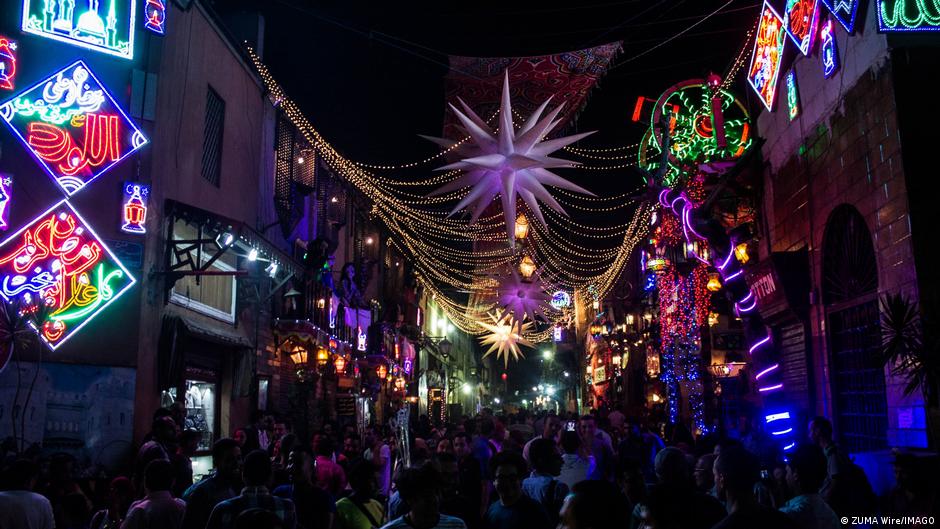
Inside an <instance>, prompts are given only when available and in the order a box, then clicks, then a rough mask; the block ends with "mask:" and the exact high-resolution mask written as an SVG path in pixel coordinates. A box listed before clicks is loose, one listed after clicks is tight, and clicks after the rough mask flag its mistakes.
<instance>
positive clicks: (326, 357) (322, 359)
mask: <svg viewBox="0 0 940 529" xmlns="http://www.w3.org/2000/svg"><path fill="white" fill-rule="evenodd" d="M329 361H330V352H329V351H327V350H326V347H317V364H319V365H321V366H325V365H326V363H327V362H329Z"/></svg>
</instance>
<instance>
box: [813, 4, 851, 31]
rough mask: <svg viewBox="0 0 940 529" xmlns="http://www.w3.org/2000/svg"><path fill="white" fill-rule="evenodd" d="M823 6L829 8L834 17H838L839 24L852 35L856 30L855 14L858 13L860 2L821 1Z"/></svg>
mask: <svg viewBox="0 0 940 529" xmlns="http://www.w3.org/2000/svg"><path fill="white" fill-rule="evenodd" d="M820 1H821V2H822V3H823V5H825V6H826V7H828V8H829V12H830V13H832V16H834V17H836V20H838V21H839V24H841V25H842V27H844V28H845V30H846V31H848V32H849V33H852V31H854V30H855V14H856V13H857V12H858V3H859V0H820Z"/></svg>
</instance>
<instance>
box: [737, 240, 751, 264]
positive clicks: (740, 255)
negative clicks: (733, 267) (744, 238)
mask: <svg viewBox="0 0 940 529" xmlns="http://www.w3.org/2000/svg"><path fill="white" fill-rule="evenodd" d="M734 256H735V258H737V260H738V261H739V262H740V263H741V264H745V263H747V262H748V261H750V260H751V256H750V255H748V254H747V243H746V242H742V243H740V244H738V245H737V246H735V247H734Z"/></svg>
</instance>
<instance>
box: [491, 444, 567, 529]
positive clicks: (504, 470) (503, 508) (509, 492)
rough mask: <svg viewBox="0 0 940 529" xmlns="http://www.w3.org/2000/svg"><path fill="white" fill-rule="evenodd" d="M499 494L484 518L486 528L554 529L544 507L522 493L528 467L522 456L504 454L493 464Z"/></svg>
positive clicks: (494, 457)
mask: <svg viewBox="0 0 940 529" xmlns="http://www.w3.org/2000/svg"><path fill="white" fill-rule="evenodd" d="M490 471H491V472H492V474H493V477H494V484H495V486H496V494H497V495H498V496H499V499H498V500H497V501H494V502H493V504H492V505H490V508H489V509H488V510H487V511H486V515H485V516H484V517H483V526H484V527H485V528H486V529H518V528H525V529H551V527H552V524H551V521H550V520H549V517H548V514H546V513H545V510H544V509H543V508H542V506H541V505H540V504H539V503H538V502H537V501H535V500H533V499H532V498H530V497H528V496H526V495H525V493H524V492H523V491H522V480H523V478H524V477H525V475H526V472H527V467H526V463H525V459H523V458H522V455H520V454H517V453H515V452H509V451H507V452H500V453H498V454H496V455H495V456H493V459H492V460H491V461H490Z"/></svg>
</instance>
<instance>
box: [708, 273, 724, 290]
mask: <svg viewBox="0 0 940 529" xmlns="http://www.w3.org/2000/svg"><path fill="white" fill-rule="evenodd" d="M705 288H707V289H708V290H709V291H710V292H718V291H719V290H721V276H720V275H718V272H710V273H709V274H708V283H706V284H705Z"/></svg>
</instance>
